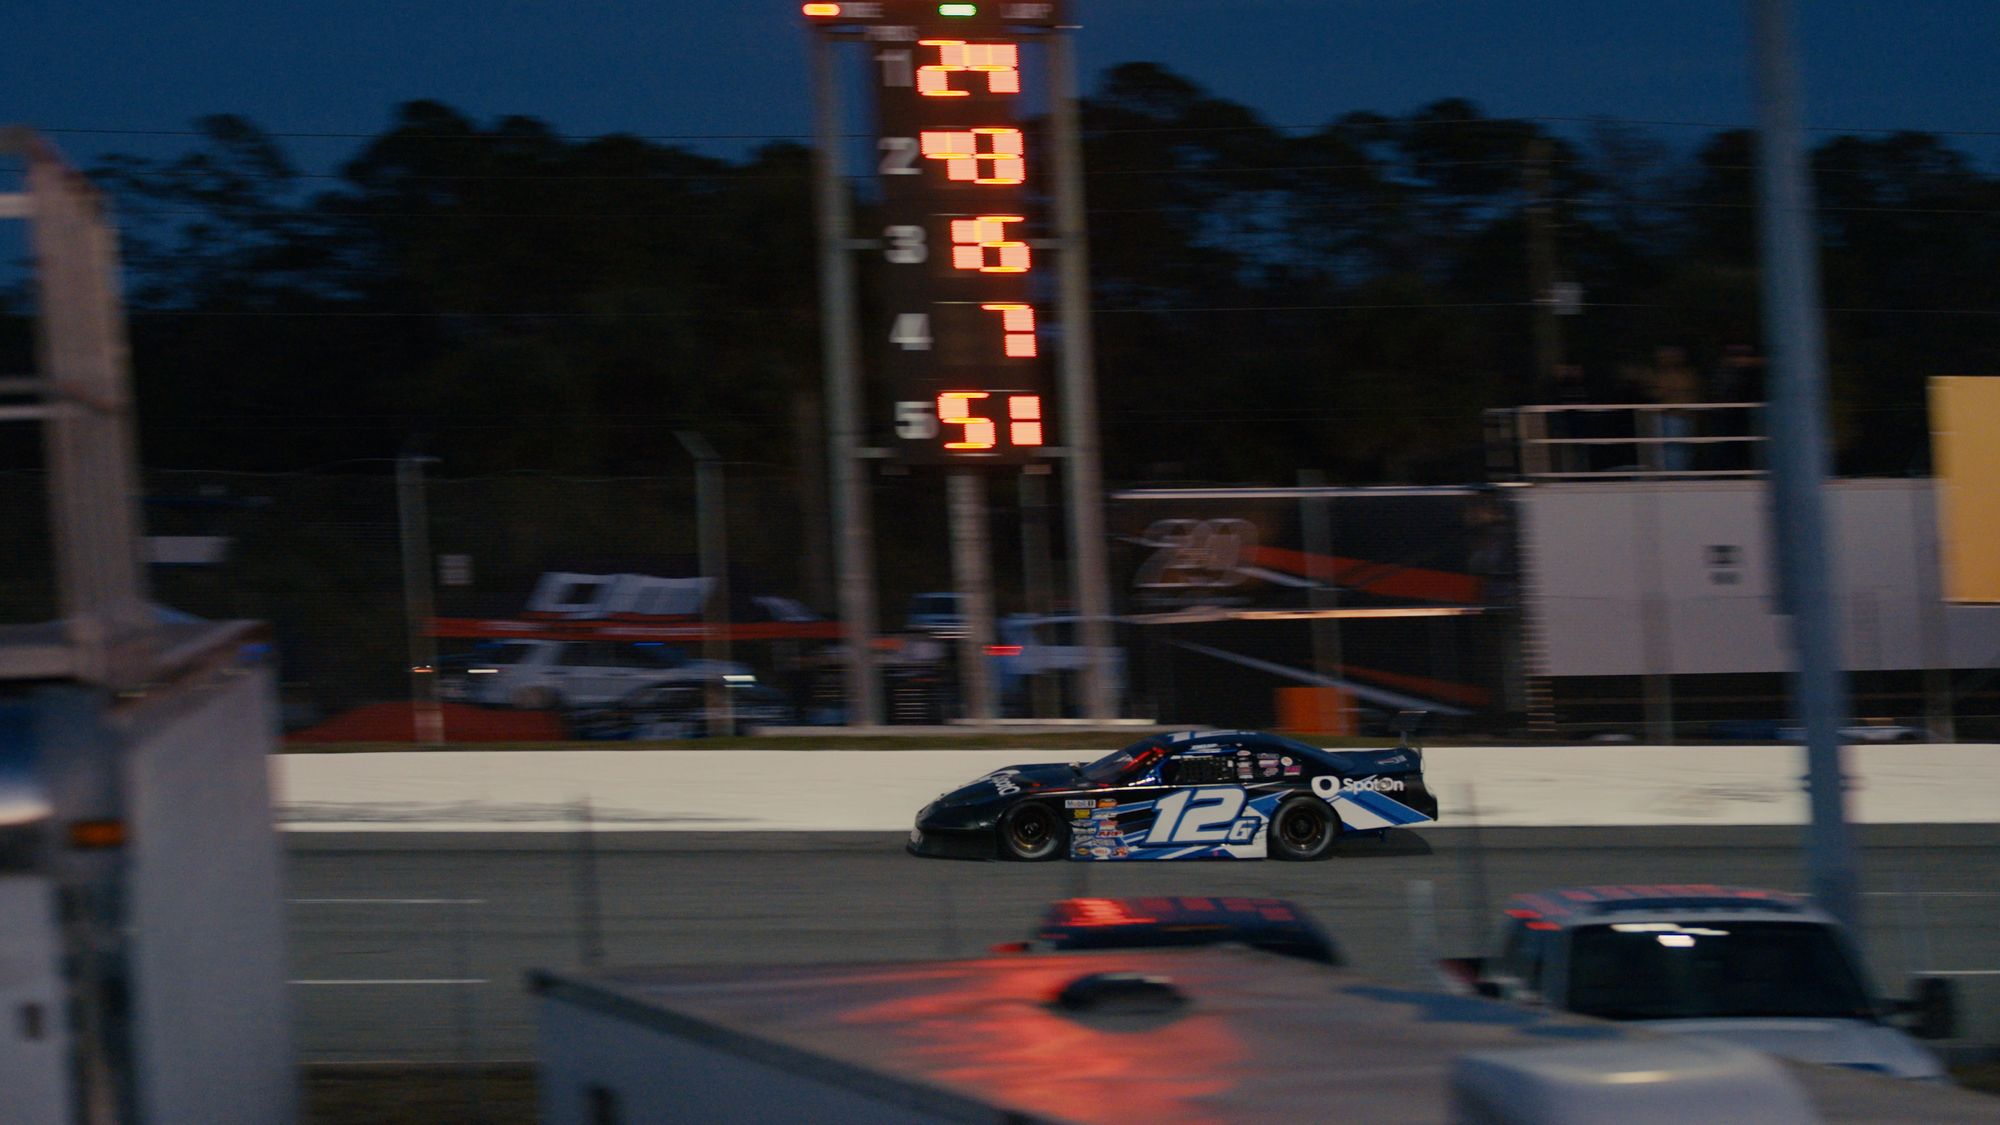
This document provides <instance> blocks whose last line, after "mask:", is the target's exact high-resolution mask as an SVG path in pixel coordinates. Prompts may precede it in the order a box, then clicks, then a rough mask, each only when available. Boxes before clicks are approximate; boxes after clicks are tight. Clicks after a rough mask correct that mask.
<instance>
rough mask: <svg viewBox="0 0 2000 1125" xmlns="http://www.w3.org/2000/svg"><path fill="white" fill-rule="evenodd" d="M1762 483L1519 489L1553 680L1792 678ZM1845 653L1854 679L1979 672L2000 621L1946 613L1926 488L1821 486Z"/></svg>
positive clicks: (1532, 600) (1999, 638)
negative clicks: (1927, 671) (1873, 674)
mask: <svg viewBox="0 0 2000 1125" xmlns="http://www.w3.org/2000/svg"><path fill="white" fill-rule="evenodd" d="M1767 496H1768V492H1767V489H1766V487H1765V485H1764V484H1763V482H1761V481H1663V482H1636V481H1635V482H1592V483H1589V484H1573V485H1565V484H1542V485H1536V486H1535V487H1533V488H1528V489H1522V490H1520V491H1519V492H1517V493H1516V494H1515V502H1516V504H1517V505H1518V510H1519V513H1520V528H1521V532H1520V534H1521V551H1522V563H1523V572H1524V573H1523V599H1524V606H1525V611H1526V613H1527V615H1528V619H1529V621H1530V623H1531V626H1532V627H1533V628H1534V629H1535V630H1536V631H1537V633H1538V634H1539V636H1540V638H1541V642H1542V652H1543V658H1542V665H1541V667H1540V668H1538V669H1536V670H1535V671H1536V672H1537V673H1538V674H1540V675H1545V676H1644V675H1700V674H1715V673H1755V672H1766V673H1770V672H1785V671H1787V670H1789V669H1790V668H1791V665H1792V662H1791V658H1790V653H1789V652H1788V651H1787V649H1786V642H1785V639H1784V638H1785V633H1784V631H1783V623H1784V619H1783V618H1782V617H1781V616H1780V615H1779V613H1778V609H1779V606H1778V590H1777V588H1776V577H1775V573H1776V572H1775V561H1776V559H1775V554H1774V551H1773V545H1772V542H1771V535H1770V528H1769V522H1768V516H1767V509H1766V505H1767V503H1768V499H1767ZM1827 501H1828V505H1829V514H1830V521H1831V524H1832V529H1831V530H1832V536H1831V538H1832V542H1833V546H1834V549H1835V557H1834V559H1833V570H1834V581H1835V582H1836V583H1837V584H1838V585H1837V589H1838V591H1839V596H1840V598H1841V599H1842V607H1841V608H1842V610H1843V613H1842V619H1843V633H1842V637H1841V649H1842V655H1843V662H1844V664H1845V666H1846V667H1848V668H1849V669H1851V670H1857V671H1888V670H1899V669H1923V668H1971V667H1982V666H1985V665H1988V664H1990V663H1992V661H1993V658H1994V657H1995V655H1996V654H2000V613H1996V612H1991V611H1990V607H1976V606H1947V605H1946V604H1945V603H1944V601H1943V599H1942V593H1941V589H1940V584H1939V577H1938V562H1937V518H1936V505H1935V502H1934V498H1933V491H1932V482H1931V481H1929V480H1927V479H1916V480H1844V481H1837V482H1834V483H1832V484H1830V485H1829V486H1828V489H1827Z"/></svg>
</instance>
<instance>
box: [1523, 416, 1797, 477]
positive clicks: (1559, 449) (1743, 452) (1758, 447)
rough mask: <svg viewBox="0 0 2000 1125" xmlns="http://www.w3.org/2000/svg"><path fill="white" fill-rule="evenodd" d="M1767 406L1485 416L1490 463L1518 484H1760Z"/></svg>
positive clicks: (1762, 469)
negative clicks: (1723, 480)
mask: <svg viewBox="0 0 2000 1125" xmlns="http://www.w3.org/2000/svg"><path fill="white" fill-rule="evenodd" d="M1763 410H1764V404H1763V403H1761V402H1688V403H1604V404H1573V405H1572V404H1564V405H1555V406H1517V407H1512V408H1509V409H1504V410H1490V411H1487V414H1486V424H1487V436H1488V443H1489V444H1488V460H1489V465H1490V467H1491V468H1493V469H1494V470H1496V471H1497V472H1498V473H1500V474H1502V475H1506V476H1510V477H1512V478H1514V479H1517V480H1590V479H1600V480H1602V479H1633V478H1646V477H1674V478H1686V477H1760V476H1763V475H1764V474H1765V469H1764V466H1763V458H1762V446H1763V443H1765V442H1767V441H1769V440H1770V439H1769V438H1768V437H1767V436H1765V435H1764V434H1762V433H1760V432H1758V431H1759V429H1760V428H1761V424H1762V416H1763Z"/></svg>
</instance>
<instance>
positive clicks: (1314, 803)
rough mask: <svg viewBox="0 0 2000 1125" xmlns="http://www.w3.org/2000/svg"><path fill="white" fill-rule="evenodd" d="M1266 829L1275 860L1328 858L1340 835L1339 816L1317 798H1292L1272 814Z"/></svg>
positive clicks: (1272, 856) (1271, 852)
mask: <svg viewBox="0 0 2000 1125" xmlns="http://www.w3.org/2000/svg"><path fill="white" fill-rule="evenodd" d="M1265 831H1266V832H1267V833H1269V835H1270V840H1269V848H1270V854H1271V858H1272V859H1289V860H1294V861H1304V860H1312V859H1325V858H1326V857H1327V856H1329V855H1331V854H1333V844H1334V841H1335V840H1338V839H1339V838H1340V816H1339V814H1338V813H1335V812H1334V811H1333V808H1332V806H1330V805H1328V804H1327V803H1326V802H1325V801H1322V800H1320V799H1319V798H1318V797H1303V796H1301V797H1293V798H1292V799H1291V800H1289V801H1286V802H1285V803H1284V804H1282V805H1279V806H1278V811H1276V812H1274V813H1272V814H1271V825H1270V827H1269V828H1267V829H1265Z"/></svg>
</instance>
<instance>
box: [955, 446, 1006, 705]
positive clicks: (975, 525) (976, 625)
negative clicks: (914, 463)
mask: <svg viewBox="0 0 2000 1125" xmlns="http://www.w3.org/2000/svg"><path fill="white" fill-rule="evenodd" d="M945 487H946V489H947V495H948V498H949V500H948V510H949V513H950V516H949V518H950V522H951V572H952V579H953V582H954V584H955V585H956V586H957V587H958V598H959V606H958V608H959V613H960V614H961V615H962V616H963V618H964V624H965V628H964V630H963V631H962V632H961V633H960V634H959V637H958V689H959V700H960V702H961V704H962V705H963V706H964V708H965V715H964V717H965V718H968V719H973V720H977V721H981V722H983V721H986V720H990V719H993V718H995V717H996V716H998V714H999V709H998V708H997V707H995V706H994V698H993V670H992V668H991V667H989V665H988V661H987V656H986V653H987V650H988V649H989V648H990V647H991V646H992V644H993V569H992V566H991V564H990V563H989V561H988V559H987V555H988V553H989V551H990V549H991V548H990V545H989V541H988V536H987V534H986V519H987V516H986V474H985V473H984V472H983V471H981V470H978V469H954V470H952V473H951V476H950V477H949V478H948V479H947V481H946V484H945Z"/></svg>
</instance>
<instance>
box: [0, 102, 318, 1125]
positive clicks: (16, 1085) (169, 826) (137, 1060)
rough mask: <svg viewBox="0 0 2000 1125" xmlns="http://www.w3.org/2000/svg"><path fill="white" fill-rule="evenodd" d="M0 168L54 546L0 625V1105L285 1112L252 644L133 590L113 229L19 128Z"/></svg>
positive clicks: (255, 635) (9, 392) (270, 688)
mask: <svg viewBox="0 0 2000 1125" xmlns="http://www.w3.org/2000/svg"><path fill="white" fill-rule="evenodd" d="M0 159H6V160H13V161H19V162H20V163H21V165H23V166H24V167H25V173H26V175H25V182H24V190H22V191H19V192H15V193H11V194H5V195H0V213H4V215H5V216H6V217H8V218H14V219H25V220H26V221H27V222H28V223H29V224H30V227H31V232H32V246H33V249H34V261H35V280H36V293H37V303H36V322H37V330H38V331H37V342H38V345H39V347H38V359H37V364H36V371H35V372H34V373H33V374H31V375H26V376H12V377H8V378H5V379H0V392H4V394H5V395H6V398H7V403H8V404H7V405H6V406H4V408H0V422H4V423H6V424H7V425H8V426H10V427H15V428H21V427H23V425H24V424H25V425H26V426H33V427H36V428H37V432H38V433H39V434H40V436H41V438H42V442H43V446H44V449H45V451H46V456H47V463H48V474H47V482H48V500H49V506H48V513H49V521H48V537H49V541H50V543H51V545H52V547H53V554H54V557H55V565H54V567H53V571H52V573H53V579H54V581H53V588H52V591H51V592H52V593H53V595H54V606H53V609H54V617H53V619H52V620H48V621H44V622H37V623H24V624H10V625H7V626H5V627H0V904H4V906H0V966H4V973H5V975H4V976H0V1004H4V1005H5V1007H6V1009H7V1010H6V1013H5V1021H4V1031H0V1118H5V1119H6V1120H8V1121H33V1122H52V1123H61V1122H76V1123H79V1125H83V1123H89V1125H98V1123H106V1122H133V1121H162V1122H165V1121H202V1122H246V1123H247V1122H282V1121H288V1120H290V1119H291V1118H292V1116H293V1113H294V1094H293V1072H292V1055H291V1048H290V1021H289V1010H288V1005H287V1002H286V998H285V992H284V990H285V977H284V940H283V920H282V917H281V914H280V905H279V897H278V885H279V872H278V853H277V845H276V837H275V833H274V832H273V830H272V828H271V816H270V796H269V791H268V783H267V780H266V773H265V764H264V758H265V755H266V754H267V753H268V752H269V751H270V750H271V749H272V746H273V743H274V741H275V733H276V729H277V723H276V693H275V681H274V676H273V671H272V667H271V663H270V661H269V659H268V656H269V652H270V646H269V645H268V643H266V641H265V638H264V633H263V630H262V629H261V627H260V626H257V625H255V624H253V623H250V622H228V623H215V622H207V621H200V620H195V619H189V618H185V617H184V616H182V615H172V614H169V613H167V612H166V611H164V610H162V609H161V608H160V607H157V606H154V605H153V604H151V602H150V601H149V599H148V596H147V587H146V582H145V570H144V564H143V562H142V561H141V553H140V546H141V540H140V536H139V518H138V508H137V489H136V487H135V482H136V479H137V477H136V468H135V462H134V457H133V440H132V397H131V392H130V388H129V386H128V379H127V372H126V357H125V337H124V328H123V316H122V310H121V306H120V301H119V297H118V285H117V274H118V263H117V255H116V250H115V237H116V235H115V231H114V229H113V227H112V225H111V223H110V221H109V218H108V217H107V215H106V214H105V212H104V209H103V203H102V200H101V198H100V197H99V195H98V194H97V193H96V191H95V190H93V189H92V187H91V185H90V184H89V183H88V182H87V181H86V180H84V179H83V177H82V176H80V175H79V174H77V173H76V172H75V171H73V170H72V169H70V168H69V167H68V166H67V165H66V164H65V163H64V162H63V160H62V159H61V157H60V156H59V155H58V154H57V153H56V152H55V151H54V150H53V149H52V148H50V147H49V146H48V145H47V144H46V143H45V142H43V141H42V140H41V139H40V138H39V137H37V136H36V135H35V134H33V133H32V132H30V131H28V130H26V129H23V128H12V129H8V130H6V131H5V132H4V133H0ZM35 540H36V536H34V535H32V534H27V533H24V534H22V535H20V536H18V537H17V538H16V539H15V542H17V543H18V544H21V545H22V546H23V547H24V548H25V547H27V546H29V545H32V544H33V543H34V542H35ZM30 572H31V573H32V571H30ZM170 618H171V620H170Z"/></svg>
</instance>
